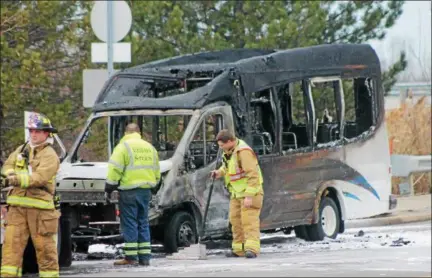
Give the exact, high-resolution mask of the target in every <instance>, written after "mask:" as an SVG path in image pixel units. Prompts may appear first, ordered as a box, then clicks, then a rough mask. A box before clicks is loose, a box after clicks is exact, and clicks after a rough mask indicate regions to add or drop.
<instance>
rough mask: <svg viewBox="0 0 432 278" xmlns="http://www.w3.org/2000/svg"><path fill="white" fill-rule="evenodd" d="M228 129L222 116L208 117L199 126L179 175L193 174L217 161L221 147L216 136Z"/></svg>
mask: <svg viewBox="0 0 432 278" xmlns="http://www.w3.org/2000/svg"><path fill="white" fill-rule="evenodd" d="M224 128H226V125H225V122H224V118H223V116H222V115H221V114H213V115H208V116H207V117H205V119H204V120H203V121H202V122H201V123H200V124H199V126H198V129H197V130H196V132H195V134H194V136H193V137H192V141H191V142H190V144H189V148H188V150H187V151H186V154H185V164H184V167H183V169H182V170H181V171H180V172H179V174H185V173H186V172H191V171H194V170H197V169H200V168H202V167H205V166H207V165H208V164H210V163H212V162H213V161H215V159H216V157H217V153H218V149H219V146H218V144H217V142H216V136H217V134H218V133H219V131H220V130H222V129H224Z"/></svg>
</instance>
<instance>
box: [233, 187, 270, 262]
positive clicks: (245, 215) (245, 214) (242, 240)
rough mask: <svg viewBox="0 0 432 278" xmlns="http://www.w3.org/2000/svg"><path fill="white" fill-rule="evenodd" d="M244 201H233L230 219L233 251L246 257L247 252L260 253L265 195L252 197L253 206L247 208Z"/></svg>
mask: <svg viewBox="0 0 432 278" xmlns="http://www.w3.org/2000/svg"><path fill="white" fill-rule="evenodd" d="M243 202H244V199H243V198H241V199H231V201H230V212H229V219H230V222H231V229H232V236H233V241H232V251H233V252H234V253H235V254H237V255H239V256H244V252H245V251H252V252H253V253H255V254H259V252H260V213H261V208H262V203H263V195H256V196H254V197H252V206H251V207H249V208H245V207H244V205H243Z"/></svg>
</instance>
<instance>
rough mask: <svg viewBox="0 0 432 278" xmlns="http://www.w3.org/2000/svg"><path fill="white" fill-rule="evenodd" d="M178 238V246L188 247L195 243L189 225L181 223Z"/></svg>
mask: <svg viewBox="0 0 432 278" xmlns="http://www.w3.org/2000/svg"><path fill="white" fill-rule="evenodd" d="M178 238H179V240H178V243H179V246H189V245H190V244H191V243H193V242H195V234H194V232H193V230H192V227H191V225H189V223H183V224H182V225H181V226H180V229H179V234H178Z"/></svg>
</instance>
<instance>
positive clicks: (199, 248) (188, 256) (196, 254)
mask: <svg viewBox="0 0 432 278" xmlns="http://www.w3.org/2000/svg"><path fill="white" fill-rule="evenodd" d="M222 153H223V151H222V149H219V151H218V154H217V158H216V165H215V170H217V169H218V167H219V164H220V162H221V161H222ZM215 179H216V177H215V176H214V175H213V176H212V180H211V183H210V188H209V193H208V195H207V203H206V207H205V210H204V217H203V221H202V228H201V231H200V233H199V236H198V243H197V244H192V245H190V246H189V247H187V248H185V249H183V250H180V251H179V252H177V253H174V254H173V255H171V256H167V259H171V260H206V259H207V249H206V246H205V244H202V243H201V240H202V238H203V236H204V234H205V228H206V222H207V214H208V210H209V207H210V201H211V197H212V194H213V188H214V181H215Z"/></svg>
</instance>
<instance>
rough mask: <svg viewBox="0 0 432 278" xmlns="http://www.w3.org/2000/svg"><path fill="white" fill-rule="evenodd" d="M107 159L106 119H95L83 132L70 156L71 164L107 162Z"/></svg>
mask: <svg viewBox="0 0 432 278" xmlns="http://www.w3.org/2000/svg"><path fill="white" fill-rule="evenodd" d="M108 159H109V157H108V118H107V117H101V118H96V119H94V120H93V121H92V123H91V125H90V126H89V127H88V129H87V130H86V131H85V133H84V136H83V137H82V139H81V141H80V143H79V145H78V148H77V149H76V151H75V153H74V154H73V155H72V163H75V162H89V161H91V162H107V161H108Z"/></svg>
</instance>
